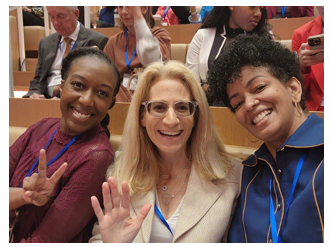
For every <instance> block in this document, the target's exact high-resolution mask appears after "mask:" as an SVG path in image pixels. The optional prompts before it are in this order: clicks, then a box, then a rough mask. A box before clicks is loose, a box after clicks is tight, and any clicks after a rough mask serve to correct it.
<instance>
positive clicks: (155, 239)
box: [150, 192, 185, 243]
mask: <svg viewBox="0 0 331 247" xmlns="http://www.w3.org/2000/svg"><path fill="white" fill-rule="evenodd" d="M155 195H156V200H155V202H156V206H157V207H158V208H159V209H160V212H161V213H162V211H161V207H160V203H159V198H158V196H157V192H156V193H155ZM184 197H185V196H183V199H182V201H181V202H180V203H179V205H178V207H177V209H176V211H175V212H174V214H173V215H172V216H171V217H170V218H169V219H167V220H166V221H167V223H168V225H169V226H170V229H171V231H172V233H173V234H175V231H176V226H177V222H178V218H179V212H180V209H181V208H182V205H183V201H184ZM162 215H163V214H162ZM173 238H174V237H173V236H172V234H171V233H170V231H169V230H168V228H167V227H166V226H165V225H164V224H163V222H162V221H161V219H160V218H159V216H157V214H156V212H154V216H153V224H152V232H151V239H150V243H172V240H173Z"/></svg>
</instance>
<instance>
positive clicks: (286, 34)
mask: <svg viewBox="0 0 331 247" xmlns="http://www.w3.org/2000/svg"><path fill="white" fill-rule="evenodd" d="M314 18H316V17H301V18H288V19H271V20H268V23H269V24H270V25H272V32H273V33H274V34H275V35H277V36H278V37H279V38H280V39H282V40H287V39H292V34H293V31H294V30H295V29H297V28H298V27H300V26H302V25H303V24H305V23H307V22H309V21H311V20H313V19H314ZM200 26H201V24H181V25H173V26H165V27H164V28H165V29H166V30H167V31H168V32H169V33H170V37H171V43H172V44H175V43H184V44H189V43H191V40H192V38H193V36H194V35H195V33H196V32H197V31H198V29H199V28H200ZM94 30H95V31H97V32H100V33H103V34H104V35H106V36H107V37H111V36H113V35H115V34H117V33H118V32H120V31H121V30H120V29H119V28H117V27H108V28H96V29H94Z"/></svg>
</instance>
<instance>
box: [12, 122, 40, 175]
mask: <svg viewBox="0 0 331 247" xmlns="http://www.w3.org/2000/svg"><path fill="white" fill-rule="evenodd" d="M44 122H45V121H44V120H41V121H39V122H37V123H35V124H33V125H31V126H30V127H29V128H28V129H27V130H26V131H25V132H24V133H23V134H22V135H21V136H20V137H19V138H18V139H17V140H16V141H15V142H14V144H13V145H12V146H10V147H9V181H10V180H11V178H12V176H13V174H14V171H15V169H16V166H17V164H18V162H19V161H20V159H21V157H22V155H23V153H24V151H25V149H26V147H27V146H28V144H29V142H30V140H31V139H32V138H31V136H32V135H33V132H34V130H36V129H38V128H39V126H40V124H43V123H44Z"/></svg>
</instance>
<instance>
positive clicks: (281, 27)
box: [267, 16, 316, 40]
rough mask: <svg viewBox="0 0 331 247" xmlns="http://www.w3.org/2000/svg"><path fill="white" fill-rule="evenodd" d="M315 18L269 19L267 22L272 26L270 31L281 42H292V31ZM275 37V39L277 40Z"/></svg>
mask: <svg viewBox="0 0 331 247" xmlns="http://www.w3.org/2000/svg"><path fill="white" fill-rule="evenodd" d="M315 18H316V17H315V16H313V17H300V18H287V19H270V20H268V21H267V22H268V23H269V24H270V25H272V29H271V31H272V32H273V34H274V35H277V36H279V37H278V38H280V39H281V40H287V39H290V40H292V34H293V31H294V30H295V29H297V28H299V27H301V26H302V25H304V24H306V23H307V22H310V21H312V20H314V19H315ZM278 38H277V37H276V39H278Z"/></svg>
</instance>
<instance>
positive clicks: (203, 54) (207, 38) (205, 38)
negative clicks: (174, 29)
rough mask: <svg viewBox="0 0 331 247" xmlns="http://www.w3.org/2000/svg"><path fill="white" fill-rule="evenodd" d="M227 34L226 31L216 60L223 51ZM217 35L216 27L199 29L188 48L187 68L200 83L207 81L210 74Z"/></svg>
mask: <svg viewBox="0 0 331 247" xmlns="http://www.w3.org/2000/svg"><path fill="white" fill-rule="evenodd" d="M225 33H226V32H225V29H224V32H223V33H222V34H221V35H222V36H223V38H224V40H223V43H222V45H221V46H220V48H219V50H218V52H217V55H216V56H215V58H217V57H218V55H219V54H220V52H221V50H222V49H223V46H224V43H225V41H226V37H225ZM215 34H216V28H214V27H213V28H203V29H199V30H198V31H197V33H196V34H195V35H194V37H193V39H192V41H191V44H190V45H189V47H188V50H187V56H186V67H188V68H189V69H190V70H191V71H192V72H193V74H194V75H195V76H196V78H197V79H198V81H199V82H200V81H202V82H206V81H207V79H206V77H207V72H208V58H209V54H210V50H211V48H212V46H213V43H214V39H215Z"/></svg>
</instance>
